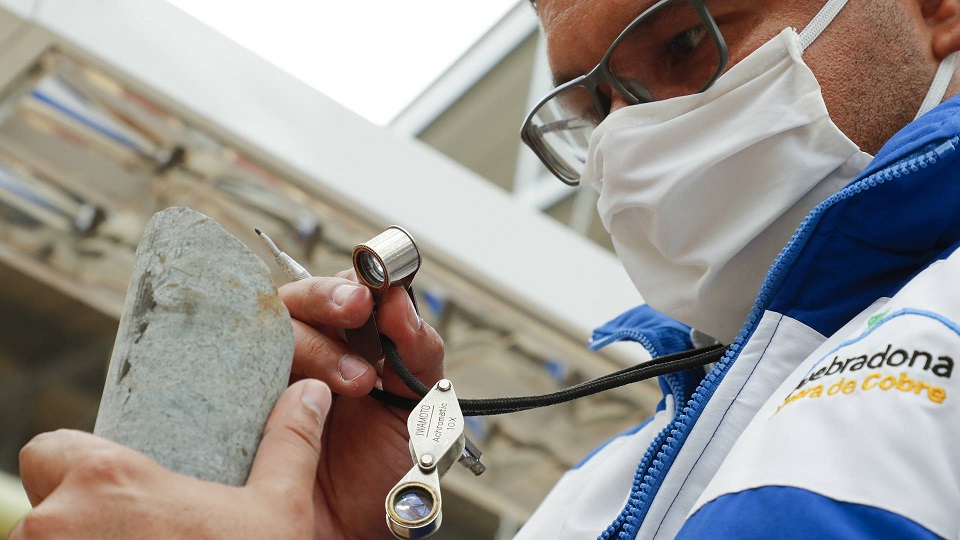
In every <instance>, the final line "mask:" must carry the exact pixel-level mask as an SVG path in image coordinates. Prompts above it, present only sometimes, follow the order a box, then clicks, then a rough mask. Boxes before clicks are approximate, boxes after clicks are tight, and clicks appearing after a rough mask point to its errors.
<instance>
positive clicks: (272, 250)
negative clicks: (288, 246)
mask: <svg viewBox="0 0 960 540" xmlns="http://www.w3.org/2000/svg"><path fill="white" fill-rule="evenodd" d="M254 230H255V231H257V234H258V235H260V238H261V239H262V240H263V243H264V244H266V245H267V248H269V249H270V253H272V254H273V256H274V257H279V256H280V255H282V254H283V252H282V251H280V248H278V247H277V245H276V244H274V243H273V240H271V239H270V237H269V236H267V235H265V234H263V232H262V231H260V229H254Z"/></svg>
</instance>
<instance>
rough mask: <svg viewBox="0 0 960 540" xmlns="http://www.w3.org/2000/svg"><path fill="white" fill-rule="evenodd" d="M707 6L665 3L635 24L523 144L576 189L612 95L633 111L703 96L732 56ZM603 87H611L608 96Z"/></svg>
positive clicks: (551, 101)
mask: <svg viewBox="0 0 960 540" xmlns="http://www.w3.org/2000/svg"><path fill="white" fill-rule="evenodd" d="M706 3H707V0H660V1H659V2H657V3H656V4H654V5H653V6H651V7H650V8H648V9H647V10H646V11H644V12H643V13H641V14H640V16H639V17H637V18H636V19H634V20H633V22H631V23H630V24H629V25H627V27H626V28H625V29H624V30H623V32H621V33H620V35H619V36H618V37H617V39H615V40H614V41H613V44H612V45H610V48H609V49H608V50H607V53H606V54H605V55H604V56H603V59H602V60H601V61H600V63H599V64H597V66H596V67H595V68H593V69H592V70H590V72H589V73H587V74H586V75H582V76H580V77H577V78H575V79H573V80H571V81H570V82H567V83H564V84H562V85H560V86H558V87H557V88H556V89H555V90H553V91H552V92H550V93H549V94H547V96H546V97H545V98H543V99H542V100H540V102H539V103H538V104H537V106H536V107H534V108H533V110H532V111H530V113H529V114H528V115H527V118H526V120H524V122H523V126H522V127H521V128H520V137H521V138H522V139H523V142H524V143H526V145H527V146H529V147H530V149H532V150H533V151H534V152H535V153H536V154H537V157H539V158H540V161H542V162H543V164H544V165H546V166H547V168H548V169H550V172H552V173H553V174H554V175H556V177H557V178H559V179H560V180H561V181H562V182H563V183H565V184H568V185H571V186H576V185H578V184H579V183H580V175H581V174H582V173H583V166H584V163H585V162H586V158H587V148H588V146H589V144H590V136H591V135H592V134H593V130H594V129H595V128H596V127H597V125H599V124H600V122H601V121H602V120H603V119H604V118H606V117H607V115H608V114H609V111H610V102H611V98H610V97H608V96H609V95H610V92H616V93H617V94H619V95H620V96H622V97H623V99H624V100H626V101H627V102H628V103H630V104H631V105H637V104H640V103H650V102H652V101H660V100H664V99H669V98H674V97H679V96H686V95H691V94H696V93H699V92H703V91H704V90H706V89H707V88H710V86H712V85H713V83H714V82H716V80H717V78H718V77H720V74H721V73H723V71H724V69H726V67H727V62H728V60H729V52H728V50H727V44H726V42H724V40H723V36H722V35H720V29H719V28H718V27H717V23H716V21H714V19H713V16H712V15H711V14H710V11H709V10H708V9H707V5H706ZM601 87H609V90H607V92H606V93H604V92H603V91H601Z"/></svg>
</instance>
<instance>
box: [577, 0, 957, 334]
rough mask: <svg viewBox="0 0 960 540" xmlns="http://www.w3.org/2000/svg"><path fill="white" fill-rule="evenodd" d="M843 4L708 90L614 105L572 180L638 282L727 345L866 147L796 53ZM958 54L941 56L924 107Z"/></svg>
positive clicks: (656, 304)
mask: <svg viewBox="0 0 960 540" xmlns="http://www.w3.org/2000/svg"><path fill="white" fill-rule="evenodd" d="M844 3H845V2H844V1H839V2H838V1H836V0H831V1H830V2H828V4H827V6H826V7H825V8H824V10H823V11H821V14H820V15H818V16H817V18H816V19H814V23H811V24H810V26H808V27H807V29H806V30H804V33H803V35H802V36H801V35H798V34H797V32H796V31H794V30H792V29H787V30H784V31H783V32H782V33H781V34H780V35H778V36H777V37H775V38H774V39H772V40H771V41H769V42H768V43H766V44H765V45H763V46H762V47H760V48H759V49H757V50H756V51H754V52H753V53H752V54H750V55H749V56H748V57H746V58H745V59H743V60H742V61H740V62H739V63H738V64H737V65H735V66H734V67H733V68H731V69H730V70H729V71H728V72H727V73H725V74H723V75H722V76H721V77H720V78H719V79H718V80H717V82H716V83H715V84H714V85H713V86H712V87H711V88H709V89H708V90H707V91H706V92H703V93H701V94H696V95H691V96H684V97H679V98H674V99H669V100H665V101H659V102H654V103H648V104H642V105H635V106H631V107H625V108H622V109H619V110H617V111H615V112H613V113H611V114H610V116H608V117H607V118H606V119H605V120H604V121H603V122H602V123H601V124H600V125H599V126H598V127H597V129H596V130H595V131H594V133H593V137H592V139H591V142H590V148H589V151H588V157H587V162H586V166H585V170H584V172H583V175H582V177H581V183H583V184H587V185H591V186H593V187H594V188H595V189H597V190H598V191H599V192H600V200H599V202H598V210H599V212H600V217H601V219H602V220H603V224H604V226H605V227H606V228H607V231H608V232H609V233H610V235H611V237H612V239H613V243H614V246H615V247H616V250H617V253H618V254H619V256H620V259H621V261H622V262H623V265H624V267H625V268H626V269H627V272H628V273H629V275H630V277H631V279H632V280H633V282H634V284H635V285H636V287H637V289H638V290H639V291H640V294H641V295H642V296H643V298H644V300H646V302H647V303H648V304H650V306H651V307H653V308H654V309H657V310H659V311H661V312H663V313H665V314H667V315H669V316H671V317H673V318H675V319H677V320H679V321H681V322H683V323H685V324H688V325H690V326H692V327H694V328H696V329H698V330H700V331H702V332H704V333H706V334H709V335H711V336H713V337H715V338H717V339H719V340H720V341H722V342H724V343H729V342H731V341H733V339H734V338H735V337H736V335H737V332H738V331H739V330H740V329H741V328H742V327H743V322H744V320H746V316H747V315H748V314H749V312H750V308H751V306H752V304H753V301H754V299H755V298H756V292H757V290H759V288H760V285H761V283H762V282H763V278H764V276H765V275H766V273H767V271H768V270H769V268H770V265H771V263H772V262H773V261H774V259H775V257H776V255H777V254H778V253H779V251H780V250H781V249H782V248H783V246H784V245H785V244H786V243H787V241H788V240H789V239H790V237H791V235H792V234H793V232H794V231H795V229H796V227H797V225H799V223H800V222H801V221H802V220H803V218H804V217H805V216H806V214H807V213H808V212H809V211H810V210H812V209H813V208H814V207H815V206H816V205H817V204H819V203H820V202H822V201H824V200H826V199H827V198H828V197H830V196H831V195H832V194H834V193H836V192H837V191H839V190H840V189H842V188H843V187H844V186H845V185H846V184H847V183H849V182H850V181H851V180H853V179H854V178H856V177H857V176H858V175H859V174H860V173H861V172H862V171H863V170H864V169H865V168H866V167H867V165H868V164H869V163H870V161H871V159H872V157H871V156H870V155H868V154H866V153H864V152H861V151H860V149H859V148H858V147H857V145H856V144H854V143H853V141H851V140H850V139H849V138H847V136H846V135H844V134H843V132H841V131H840V129H839V128H838V127H837V126H836V125H835V124H834V123H833V122H832V121H831V120H830V116H829V114H828V113H827V108H826V105H825V104H824V102H823V97H822V95H821V93H820V85H819V83H818V82H817V79H816V77H815V76H814V74H813V72H811V71H810V69H809V68H808V67H807V66H806V64H804V62H803V58H802V54H803V51H804V49H805V48H806V46H808V45H809V44H810V43H811V42H812V41H813V40H814V39H815V38H816V37H817V35H819V33H820V32H822V31H823V29H824V28H825V27H826V26H827V25H828V24H829V23H830V21H831V20H832V18H833V17H834V16H835V15H836V13H837V12H839V10H840V8H842V7H843V4H844ZM955 61H956V57H955V55H952V56H951V57H948V58H947V59H946V60H944V63H943V65H941V69H940V71H939V72H938V74H937V78H936V80H935V81H934V85H933V87H932V88H931V95H928V96H927V99H926V100H925V101H924V108H925V109H926V110H929V109H930V108H933V106H936V105H937V104H939V103H940V101H941V100H942V98H943V94H944V92H945V91H946V83H947V82H949V80H950V79H951V77H952V75H953V66H954V65H955ZM941 87H942V89H941ZM937 92H939V95H936V93H937ZM926 110H921V114H922V113H924V112H926ZM918 116H919V115H918Z"/></svg>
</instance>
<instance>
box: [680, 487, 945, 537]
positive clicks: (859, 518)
mask: <svg viewBox="0 0 960 540" xmlns="http://www.w3.org/2000/svg"><path fill="white" fill-rule="evenodd" d="M904 496H909V494H907V493H905V494H904ZM677 538H678V539H683V540H689V539H704V538H709V539H711V540H734V539H736V540H754V539H755V540H761V539H762V540H768V539H771V538H776V539H777V540H801V539H802V540H809V539H810V538H817V539H820V540H829V539H837V540H840V539H843V540H859V539H871V540H875V539H906V538H910V539H918V540H926V539H934V538H939V537H938V536H937V535H935V534H933V533H932V532H930V531H928V530H927V529H925V528H924V527H921V526H920V525H918V524H916V523H915V522H913V521H910V520H909V519H907V518H905V517H903V516H900V515H898V514H894V513H892V512H888V511H886V510H881V509H879V508H874V507H872V506H865V505H862V504H853V503H846V502H840V501H835V500H833V499H830V498H827V497H824V496H822V495H818V494H816V493H813V492H811V491H807V490H804V489H799V488H793V487H782V486H768V487H762V488H757V489H751V490H747V491H741V492H739V493H731V494H729V495H724V496H722V497H720V498H718V499H716V500H714V501H711V502H709V503H707V504H706V505H704V506H703V508H701V509H700V510H698V511H697V513H696V514H694V515H693V516H691V517H690V519H688V520H687V522H686V523H685V524H684V526H683V528H682V529H681V530H680V534H679V535H678V536H677Z"/></svg>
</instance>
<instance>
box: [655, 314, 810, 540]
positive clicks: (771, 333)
mask: <svg viewBox="0 0 960 540" xmlns="http://www.w3.org/2000/svg"><path fill="white" fill-rule="evenodd" d="M824 340H825V338H824V337H823V336H821V335H820V334H819V333H817V332H816V331H814V330H812V329H810V328H809V327H807V326H805V325H803V324H801V323H799V322H797V321H795V320H793V319H791V318H789V317H784V316H782V315H780V314H779V313H775V312H770V311H768V312H766V313H765V314H764V315H763V317H762V318H761V319H760V321H759V322H758V325H757V328H756V330H755V331H754V334H753V336H752V337H751V339H750V341H749V342H748V343H747V345H746V347H744V349H743V351H742V352H741V354H740V356H739V358H738V359H737V361H736V362H735V363H734V364H733V367H732V368H731V369H730V371H729V372H728V373H727V375H726V376H725V377H724V379H723V382H722V383H721V384H720V386H719V387H718V388H717V390H716V392H715V393H714V395H713V398H711V400H710V402H709V403H708V405H707V407H706V409H705V410H704V412H703V414H702V415H701V416H700V419H699V420H698V421H697V424H696V426H695V427H694V429H693V431H692V432H691V433H690V436H689V437H688V438H687V441H686V442H685V443H684V445H683V449H682V450H681V451H680V454H679V455H678V456H677V459H676V461H675V462H674V464H673V466H672V467H671V468H670V472H669V473H667V477H666V479H665V481H664V483H663V485H662V486H661V487H660V491H659V492H658V494H657V497H656V499H655V500H654V503H653V506H652V507H651V508H650V512H649V513H648V514H647V517H646V519H644V522H643V526H642V527H641V528H640V533H639V534H638V538H654V537H656V538H673V537H674V536H676V533H677V531H679V530H680V527H681V526H682V525H683V521H684V520H685V519H686V516H687V513H688V512H689V510H690V508H691V507H692V506H693V504H694V502H696V500H697V497H699V496H700V493H702V492H703V489H704V487H706V485H707V483H708V482H709V481H710V479H711V478H713V475H714V473H715V472H716V470H717V468H718V467H719V466H720V463H721V462H722V461H723V459H724V458H725V457H726V455H727V452H728V451H729V449H730V448H731V447H732V446H733V443H734V442H735V441H736V440H737V437H739V436H740V433H741V432H742V431H743V429H744V428H745V427H746V426H747V424H748V423H749V422H750V420H751V419H752V418H753V415H754V414H756V411H757V409H759V408H760V406H761V405H763V403H764V402H765V401H766V400H767V398H769V397H770V394H771V392H773V390H774V389H775V388H777V387H778V386H779V385H780V383H781V382H783V379H784V378H786V377H787V375H789V374H790V373H791V372H792V371H793V370H794V369H795V368H796V366H797V365H799V363H800V362H801V361H803V359H804V358H806V357H807V355H809V354H810V353H811V352H812V351H813V350H814V349H816V348H817V347H818V346H819V345H820V344H822V343H823V342H824ZM761 362H762V363H761Z"/></svg>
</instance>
